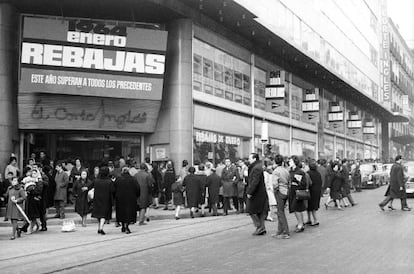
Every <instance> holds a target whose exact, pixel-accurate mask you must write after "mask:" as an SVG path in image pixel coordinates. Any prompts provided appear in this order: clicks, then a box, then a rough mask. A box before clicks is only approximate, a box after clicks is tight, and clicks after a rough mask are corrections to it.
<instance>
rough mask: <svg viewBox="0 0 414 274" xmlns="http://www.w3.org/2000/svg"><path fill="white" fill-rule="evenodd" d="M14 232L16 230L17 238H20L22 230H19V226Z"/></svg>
mask: <svg viewBox="0 0 414 274" xmlns="http://www.w3.org/2000/svg"><path fill="white" fill-rule="evenodd" d="M16 232H17V238H20V237H21V236H22V231H21V230H20V228H17V230H16Z"/></svg>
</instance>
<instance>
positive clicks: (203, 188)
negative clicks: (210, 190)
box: [186, 172, 207, 204]
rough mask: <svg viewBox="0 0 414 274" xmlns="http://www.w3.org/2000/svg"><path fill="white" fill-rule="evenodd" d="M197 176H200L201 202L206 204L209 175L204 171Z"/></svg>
mask: <svg viewBox="0 0 414 274" xmlns="http://www.w3.org/2000/svg"><path fill="white" fill-rule="evenodd" d="M196 176H197V177H198V183H199V185H200V204H204V203H205V201H206V187H207V176H206V175H205V174H204V172H201V173H199V174H196ZM186 177H187V176H186Z"/></svg>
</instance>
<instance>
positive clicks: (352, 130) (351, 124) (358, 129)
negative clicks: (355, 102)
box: [347, 112, 362, 138]
mask: <svg viewBox="0 0 414 274" xmlns="http://www.w3.org/2000/svg"><path fill="white" fill-rule="evenodd" d="M347 128H348V134H349V135H351V136H352V137H355V138H357V137H361V134H362V121H361V119H360V117H359V114H358V113H357V112H350V113H349V119H348V121H347Z"/></svg>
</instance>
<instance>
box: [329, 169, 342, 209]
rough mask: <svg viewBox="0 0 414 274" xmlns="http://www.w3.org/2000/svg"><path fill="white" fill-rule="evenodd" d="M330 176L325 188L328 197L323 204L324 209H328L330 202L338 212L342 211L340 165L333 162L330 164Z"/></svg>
mask: <svg viewBox="0 0 414 274" xmlns="http://www.w3.org/2000/svg"><path fill="white" fill-rule="evenodd" d="M331 168H332V171H331V174H330V176H329V177H330V178H329V183H328V187H327V189H326V190H327V191H328V193H329V197H328V199H327V200H326V202H325V209H328V206H329V204H330V203H331V202H335V204H336V207H337V208H338V209H339V210H343V209H342V207H341V203H340V202H341V200H342V191H341V186H342V185H343V177H342V175H341V173H340V169H341V167H340V164H339V163H338V162H333V163H332V164H331Z"/></svg>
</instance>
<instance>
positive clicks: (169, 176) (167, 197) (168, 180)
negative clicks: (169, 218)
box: [162, 161, 176, 210]
mask: <svg viewBox="0 0 414 274" xmlns="http://www.w3.org/2000/svg"><path fill="white" fill-rule="evenodd" d="M175 179H176V178H175V170H174V166H173V163H172V162H170V161H169V162H168V163H167V170H166V171H165V174H164V182H163V187H162V192H163V194H164V204H165V206H164V210H168V204H169V202H170V201H171V196H172V192H171V186H172V184H173V183H174V182H175Z"/></svg>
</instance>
